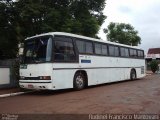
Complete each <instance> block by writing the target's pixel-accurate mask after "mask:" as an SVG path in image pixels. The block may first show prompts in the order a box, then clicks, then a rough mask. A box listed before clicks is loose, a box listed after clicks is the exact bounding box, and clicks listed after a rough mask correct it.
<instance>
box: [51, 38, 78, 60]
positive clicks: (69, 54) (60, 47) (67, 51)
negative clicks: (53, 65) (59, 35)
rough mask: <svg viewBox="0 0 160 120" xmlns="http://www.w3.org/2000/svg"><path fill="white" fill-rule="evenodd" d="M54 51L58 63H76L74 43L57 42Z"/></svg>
mask: <svg viewBox="0 0 160 120" xmlns="http://www.w3.org/2000/svg"><path fill="white" fill-rule="evenodd" d="M54 50H55V57H54V59H55V60H56V61H74V60H75V59H76V57H75V52H74V48H73V44H72V42H67V41H55V46H54Z"/></svg>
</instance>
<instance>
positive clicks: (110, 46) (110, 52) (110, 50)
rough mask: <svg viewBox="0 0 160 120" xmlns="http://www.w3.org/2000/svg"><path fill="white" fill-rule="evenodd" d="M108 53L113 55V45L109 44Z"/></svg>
mask: <svg viewBox="0 0 160 120" xmlns="http://www.w3.org/2000/svg"><path fill="white" fill-rule="evenodd" d="M109 55H110V56H114V46H112V45H109Z"/></svg>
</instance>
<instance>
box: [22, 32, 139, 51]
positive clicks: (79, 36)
mask: <svg viewBox="0 0 160 120" xmlns="http://www.w3.org/2000/svg"><path fill="white" fill-rule="evenodd" d="M45 35H52V36H54V35H62V36H69V37H75V38H81V39H87V40H91V41H97V42H102V43H108V44H113V45H118V46H124V47H129V48H134V49H140V48H139V47H138V46H129V45H124V44H120V43H115V42H110V41H108V40H106V41H105V40H102V39H96V38H91V37H86V36H82V35H76V34H72V33H66V32H49V33H43V34H39V35H35V36H32V37H27V38H26V39H25V40H28V39H31V38H35V37H40V36H45Z"/></svg>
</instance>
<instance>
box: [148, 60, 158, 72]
mask: <svg viewBox="0 0 160 120" xmlns="http://www.w3.org/2000/svg"><path fill="white" fill-rule="evenodd" d="M150 67H151V70H152V72H153V73H155V72H156V71H157V70H158V62H157V61H156V60H152V61H151V63H150Z"/></svg>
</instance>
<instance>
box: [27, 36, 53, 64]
mask: <svg viewBox="0 0 160 120" xmlns="http://www.w3.org/2000/svg"><path fill="white" fill-rule="evenodd" d="M24 45H25V48H24V62H25V63H35V62H36V63H37V62H47V61H51V54H52V38H51V37H48V36H43V37H37V38H32V39H29V40H27V41H25V44H24Z"/></svg>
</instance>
